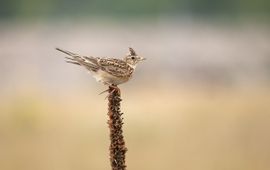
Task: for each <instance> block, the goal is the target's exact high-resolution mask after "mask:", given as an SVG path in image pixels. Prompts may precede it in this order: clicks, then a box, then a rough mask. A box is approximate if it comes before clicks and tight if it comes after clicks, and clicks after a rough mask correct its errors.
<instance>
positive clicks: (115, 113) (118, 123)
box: [108, 87, 127, 170]
mask: <svg viewBox="0 0 270 170" xmlns="http://www.w3.org/2000/svg"><path fill="white" fill-rule="evenodd" d="M108 100H109V112H108V116H109V120H108V124H109V128H110V140H111V144H110V162H111V167H112V170H125V169H126V165H125V153H126V152H127V148H126V147H125V141H124V136H123V130H122V125H123V124H124V123H123V118H122V117H121V116H122V114H123V113H121V111H120V102H121V98H120V90H119V89H118V87H109V96H108Z"/></svg>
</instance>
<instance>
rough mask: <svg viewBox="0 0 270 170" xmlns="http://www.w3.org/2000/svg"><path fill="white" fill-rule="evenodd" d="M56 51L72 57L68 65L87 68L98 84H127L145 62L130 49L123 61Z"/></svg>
mask: <svg viewBox="0 0 270 170" xmlns="http://www.w3.org/2000/svg"><path fill="white" fill-rule="evenodd" d="M56 50H58V51H61V52H63V53H65V54H67V55H69V56H70V57H66V59H67V60H66V61H67V62H68V63H72V64H76V65H80V66H83V67H85V68H86V69H87V70H88V71H90V72H91V73H92V74H93V76H94V77H95V78H96V80H97V81H98V82H102V83H103V84H106V85H118V84H122V83H124V82H127V81H128V80H129V79H130V78H131V77H132V74H133V73H134V70H135V68H136V66H137V64H138V63H139V62H141V61H143V60H145V58H143V57H140V56H138V55H137V54H136V52H135V51H134V50H133V49H132V48H129V54H128V55H126V56H125V57H124V58H123V59H116V58H100V57H92V56H82V55H78V54H75V53H72V52H69V51H66V50H62V49H60V48H56Z"/></svg>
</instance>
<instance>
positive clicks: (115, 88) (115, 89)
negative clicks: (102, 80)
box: [108, 84, 121, 96]
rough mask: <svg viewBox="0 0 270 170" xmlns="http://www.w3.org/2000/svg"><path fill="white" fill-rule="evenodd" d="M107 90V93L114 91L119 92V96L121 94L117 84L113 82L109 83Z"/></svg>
mask: <svg viewBox="0 0 270 170" xmlns="http://www.w3.org/2000/svg"><path fill="white" fill-rule="evenodd" d="M108 90H109V93H110V94H112V93H114V92H117V93H118V94H119V96H121V91H120V89H119V88H118V87H117V85H114V84H112V85H110V86H109V89H108Z"/></svg>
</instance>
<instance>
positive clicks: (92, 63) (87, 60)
mask: <svg viewBox="0 0 270 170" xmlns="http://www.w3.org/2000/svg"><path fill="white" fill-rule="evenodd" d="M55 49H56V50H58V51H60V52H63V53H65V54H67V55H69V56H71V57H66V62H68V63H72V64H76V65H81V66H84V67H86V68H87V69H88V70H91V71H97V70H98V69H99V66H98V63H97V59H96V58H94V57H86V56H81V55H78V54H75V53H72V52H70V51H66V50H62V49H60V48H55Z"/></svg>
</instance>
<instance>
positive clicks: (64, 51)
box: [55, 48, 78, 57]
mask: <svg viewBox="0 0 270 170" xmlns="http://www.w3.org/2000/svg"><path fill="white" fill-rule="evenodd" d="M55 49H56V50H58V51H61V52H62V53H65V54H67V55H69V56H73V57H74V56H78V54H75V53H72V52H70V51H67V50H63V49H60V48H55Z"/></svg>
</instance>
